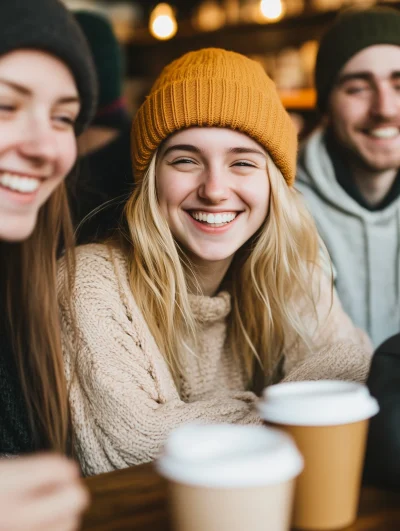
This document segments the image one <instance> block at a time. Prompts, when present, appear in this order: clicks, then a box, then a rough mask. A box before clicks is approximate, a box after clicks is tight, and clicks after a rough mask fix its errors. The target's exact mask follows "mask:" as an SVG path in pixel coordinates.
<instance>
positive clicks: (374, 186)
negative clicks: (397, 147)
mask: <svg viewBox="0 0 400 531" xmlns="http://www.w3.org/2000/svg"><path fill="white" fill-rule="evenodd" d="M350 169H351V174H352V177H353V180H354V184H355V185H356V186H357V188H358V190H359V192H360V194H361V195H362V196H363V198H364V200H365V201H366V202H367V203H368V204H369V205H370V206H372V207H374V206H376V205H379V203H381V202H382V201H383V199H384V198H385V197H386V195H387V194H388V193H389V190H390V189H391V187H392V185H393V182H394V180H395V179H396V175H397V170H396V169H390V170H387V171H384V172H376V171H369V170H368V169H366V168H360V167H356V166H355V165H352V164H351V165H350Z"/></svg>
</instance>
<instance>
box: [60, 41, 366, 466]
mask: <svg viewBox="0 0 400 531" xmlns="http://www.w3.org/2000/svg"><path fill="white" fill-rule="evenodd" d="M296 148H297V140H296V132H295V128H294V126H293V125H292V123H291V120H290V118H289V116H288V114H287V113H286V111H285V110H284V108H283V106H282V104H281V102H280V100H279V97H278V94H277V92H276V89H275V86H274V84H273V83H272V81H271V80H270V79H269V78H268V76H267V75H266V74H265V72H264V71H263V69H262V68H261V66H259V65H258V64H257V63H256V62H254V61H252V60H250V59H248V58H246V57H244V56H242V55H239V54H237V53H234V52H229V51H225V50H222V49H203V50H199V51H195V52H190V53H188V54H186V55H184V56H183V57H181V58H180V59H177V60H176V61H174V62H173V63H171V64H170V65H169V66H167V67H166V68H165V69H164V71H163V72H162V74H161V75H160V77H159V78H158V80H157V81H156V83H155V85H154V86H153V88H152V90H151V92H150V94H149V96H148V97H147V99H146V100H145V102H144V103H143V105H142V106H141V108H140V109H139V111H138V113H137V115H136V117H135V119H134V122H133V129H132V157H133V167H134V168H133V169H134V175H135V180H136V186H135V190H134V192H133V194H132V196H131V197H130V198H129V200H128V202H127V204H126V207H125V225H124V226H123V227H121V230H120V233H119V234H118V236H117V237H116V238H115V239H114V240H113V241H109V242H107V243H106V244H104V245H89V246H84V247H81V248H79V249H78V252H77V276H76V283H75V291H74V302H75V316H74V317H75V318H74V317H73V316H72V315H71V313H70V311H69V310H68V298H67V297H66V296H64V295H63V293H62V292H61V313H62V320H63V344H64V347H63V348H64V354H65V360H66V364H67V378H68V380H69V382H70V385H71V393H70V406H71V411H72V422H73V429H74V434H75V440H76V450H77V454H78V456H79V458H80V460H81V465H82V467H83V470H84V472H85V473H86V474H96V473H100V472H106V471H108V470H112V469H116V468H122V467H126V466H130V465H135V464H139V463H144V462H147V461H151V460H152V459H154V458H155V457H156V456H157V454H158V452H159V450H160V446H161V445H162V443H163V442H164V440H165V438H166V436H167V435H168V433H169V432H170V431H171V430H172V429H173V428H175V427H176V426H178V425H180V424H182V423H185V422H189V421H195V420H200V421H209V422H227V423H242V424H247V423H258V422H260V420H259V418H258V416H257V414H256V412H255V408H254V401H255V400H256V394H255V391H257V388H258V389H260V388H261V387H262V386H264V385H267V384H269V383H270V382H277V381H281V380H299V379H319V378H340V379H349V380H356V381H357V380H358V381H363V380H364V379H365V378H366V375H367V372H368V367H369V363H370V345H369V343H368V340H367V339H366V337H365V336H363V334H362V333H361V332H359V331H358V330H356V329H355V328H354V326H353V324H352V323H351V321H350V320H349V318H348V317H347V316H346V314H345V313H344V312H343V310H342V308H341V306H340V303H339V301H338V299H337V297H336V295H335V294H334V293H333V291H332V283H331V278H330V275H329V269H330V268H329V265H328V266H326V261H325V260H324V259H322V258H321V253H320V251H319V249H320V244H319V240H318V236H317V231H316V229H315V227H314V224H313V222H312V220H311V218H310V216H309V215H308V213H307V211H306V209H305V208H304V206H303V204H302V201H301V199H300V197H299V196H298V194H297V193H296V191H295V190H294V189H293V181H294V176H295V163H296ZM324 263H325V266H324ZM63 268H64V264H63V265H62V267H61V270H60V274H62V271H63Z"/></svg>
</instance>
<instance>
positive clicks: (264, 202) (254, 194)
mask: <svg viewBox="0 0 400 531" xmlns="http://www.w3.org/2000/svg"><path fill="white" fill-rule="evenodd" d="M269 198H270V185H269V182H268V179H267V178H265V177H263V178H262V179H260V180H259V181H258V182H257V183H254V185H253V186H251V187H249V188H248V189H247V190H245V191H244V192H243V194H242V199H243V200H244V201H245V202H246V203H247V204H248V205H249V206H250V207H251V209H252V210H253V211H254V212H256V213H257V214H258V216H259V217H260V219H261V218H262V219H264V218H265V216H266V215H267V214H268V210H269Z"/></svg>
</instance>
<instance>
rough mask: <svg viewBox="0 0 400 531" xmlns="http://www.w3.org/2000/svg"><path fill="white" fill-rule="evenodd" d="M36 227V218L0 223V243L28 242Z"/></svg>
mask: <svg viewBox="0 0 400 531" xmlns="http://www.w3.org/2000/svg"><path fill="white" fill-rule="evenodd" d="M35 225H36V217H35V218H34V219H30V220H23V221H21V220H15V221H14V220H12V221H11V222H10V221H8V220H5V221H4V222H3V221H2V222H1V223H0V241H6V242H22V241H24V240H27V239H28V238H29V236H31V234H32V233H33V231H34V229H35Z"/></svg>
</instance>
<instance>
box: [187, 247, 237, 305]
mask: <svg viewBox="0 0 400 531" xmlns="http://www.w3.org/2000/svg"><path fill="white" fill-rule="evenodd" d="M190 261H191V263H192V266H193V269H194V271H195V275H196V280H197V283H198V285H200V288H201V292H202V294H203V295H206V296H208V297H213V296H214V295H215V294H216V293H217V292H218V289H219V287H220V285H221V283H222V281H223V279H224V277H225V275H226V272H227V271H228V269H229V266H230V264H231V262H232V257H231V258H227V259H226V260H219V261H217V262H209V261H203V260H201V261H199V260H197V259H196V260H192V259H191V260H190ZM189 278H190V277H189ZM198 285H197V286H195V285H189V291H191V292H192V293H197V292H198ZM196 288H197V289H196Z"/></svg>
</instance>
